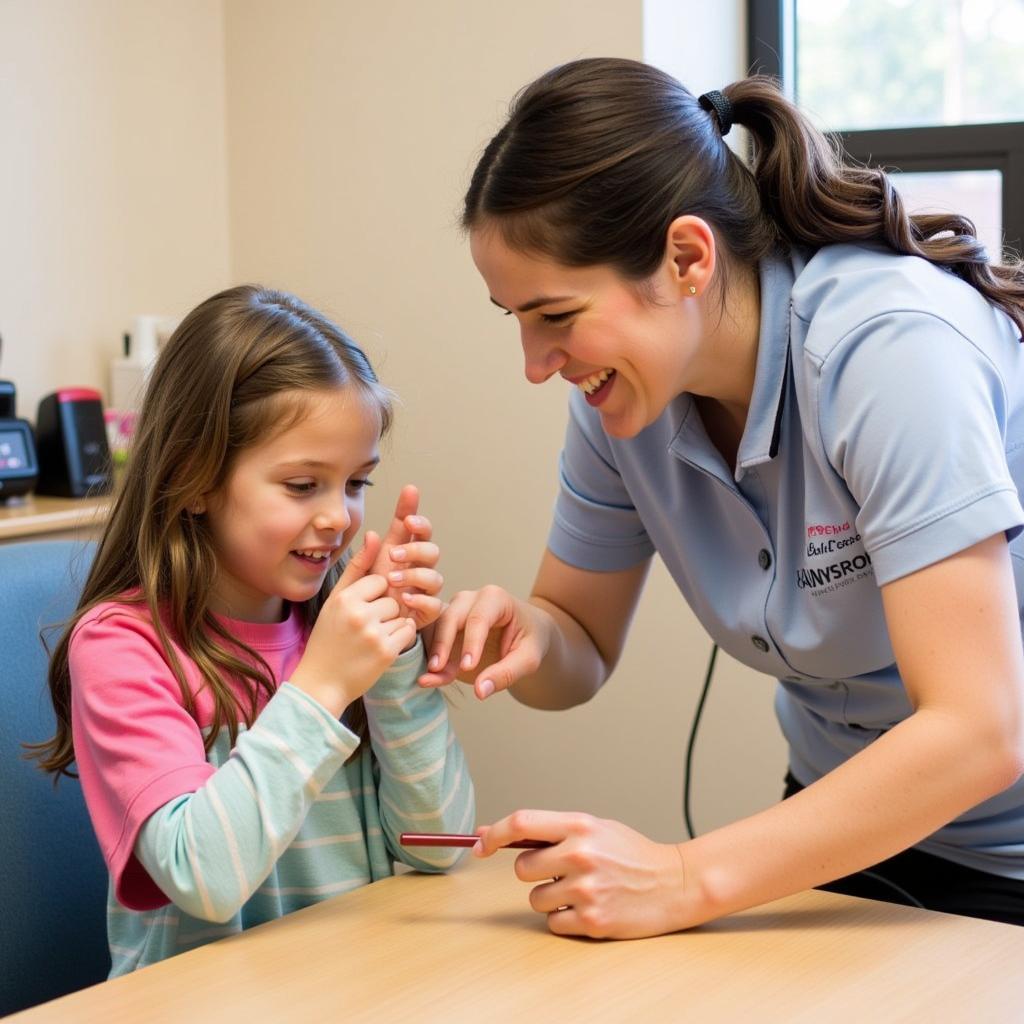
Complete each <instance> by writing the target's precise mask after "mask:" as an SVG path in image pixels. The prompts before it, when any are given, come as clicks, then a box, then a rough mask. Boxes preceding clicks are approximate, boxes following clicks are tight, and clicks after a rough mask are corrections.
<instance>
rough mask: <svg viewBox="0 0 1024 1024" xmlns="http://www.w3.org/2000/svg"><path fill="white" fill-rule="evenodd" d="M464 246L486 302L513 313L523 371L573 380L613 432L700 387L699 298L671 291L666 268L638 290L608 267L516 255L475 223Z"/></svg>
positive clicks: (630, 428)
mask: <svg viewBox="0 0 1024 1024" xmlns="http://www.w3.org/2000/svg"><path fill="white" fill-rule="evenodd" d="M470 248H471V251H472V254H473V261H474V262H475V263H476V267H477V269H478V270H479V271H480V274H481V276H482V277H483V279H484V281H485V282H486V283H487V287H488V289H489V290H490V296H491V301H492V302H493V303H494V304H495V305H497V306H499V307H501V308H502V309H504V310H505V311H506V315H512V316H515V317H516V319H517V320H518V321H519V330H520V337H521V339H522V344H523V355H524V357H525V368H526V378H527V380H529V381H530V382H531V383H532V384H541V383H543V382H544V381H546V380H548V378H550V377H552V376H553V375H554V374H556V373H557V374H558V375H559V376H561V377H563V378H564V379H565V380H567V381H568V382H569V383H570V384H572V385H574V386H575V387H578V388H580V390H581V391H583V393H584V395H585V397H586V401H587V402H588V403H589V404H590V405H591V406H593V407H594V408H595V409H597V411H598V413H599V414H600V416H601V421H602V424H603V426H604V429H605V431H606V433H608V434H609V435H611V436H612V437H619V438H627V437H634V436H635V435H636V434H638V433H639V432H640V431H641V430H643V429H644V428H645V427H646V426H648V425H650V424H651V423H653V422H654V421H655V420H656V419H657V418H658V416H660V415H661V413H662V412H663V411H664V409H665V407H666V406H667V405H668V403H669V402H670V401H672V399H673V398H675V397H676V396H677V395H679V394H681V393H682V392H683V391H687V390H694V388H695V387H698V388H699V383H700V377H701V375H702V371H701V368H700V361H699V359H698V358H697V356H698V350H699V344H700V339H701V336H702V325H701V318H700V314H699V312H698V309H697V306H698V304H697V303H696V302H694V301H692V300H691V301H687V300H686V299H685V298H680V296H679V288H678V284H677V283H676V282H674V280H673V274H672V272H671V270H670V267H668V266H667V267H665V268H663V269H662V270H659V271H658V272H656V273H655V275H654V277H652V278H651V279H650V282H649V285H650V293H649V294H643V295H642V294H640V291H639V289H638V288H637V287H636V286H635V285H634V284H632V283H630V282H627V281H626V280H625V279H624V278H623V277H622V276H621V275H620V274H618V273H617V272H616V271H614V270H612V269H611V268H610V267H608V266H594V267H566V266H562V265H561V264H558V263H555V262H553V261H551V260H548V259H546V258H544V257H540V256H534V255H528V254H524V253H522V252H518V251H516V250H514V249H510V248H509V247H508V246H507V245H506V244H505V243H504V241H503V240H502V238H501V235H500V232H498V231H495V230H489V229H487V228H481V229H478V230H474V231H473V232H472V234H471V238H470ZM670 266H671V265H670Z"/></svg>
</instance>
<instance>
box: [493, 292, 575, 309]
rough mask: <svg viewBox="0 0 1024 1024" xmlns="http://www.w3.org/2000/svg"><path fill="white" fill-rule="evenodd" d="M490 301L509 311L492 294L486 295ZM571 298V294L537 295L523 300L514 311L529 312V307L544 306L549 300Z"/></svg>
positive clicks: (563, 300)
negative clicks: (528, 299)
mask: <svg viewBox="0 0 1024 1024" xmlns="http://www.w3.org/2000/svg"><path fill="white" fill-rule="evenodd" d="M488 298H490V300H491V302H493V303H494V304H495V305H496V306H497V307H498V309H504V310H505V312H506V313H508V312H509V310H508V309H505V307H504V306H503V305H502V304H501V303H500V302H499V301H498V300H497V299H496V298H495V297H494V296H493V295H490V296H488ZM571 298H573V296H572V295H539V296H538V297H537V298H535V299H530V301H529V302H524V303H523V305H521V306H520V307H519V308H518V309H517V310H516V312H517V313H529V312H530V310H531V309H536V308H537V307H538V306H546V305H547V304H548V303H549V302H565V301H567V300H568V299H571Z"/></svg>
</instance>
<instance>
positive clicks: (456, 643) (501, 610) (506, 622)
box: [419, 586, 554, 700]
mask: <svg viewBox="0 0 1024 1024" xmlns="http://www.w3.org/2000/svg"><path fill="white" fill-rule="evenodd" d="M553 629H554V625H553V623H552V622H551V618H550V616H549V615H547V614H546V613H545V612H544V611H542V610H541V609H540V608H536V607H534V606H533V605H531V604H527V603H526V602H525V601H520V600H518V599H517V598H514V597H513V596H512V595H511V594H510V593H509V592H508V591H507V590H503V589H502V588H501V587H495V586H488V587H484V588H483V589H481V590H463V591H460V592H459V593H458V594H456V595H455V597H454V598H452V601H451V604H449V605H448V607H447V608H445V609H444V612H443V613H442V615H441V617H440V618H439V619H438V621H437V624H436V625H435V627H434V635H433V637H432V639H431V645H430V656H429V661H428V667H429V671H428V672H426V673H424V674H423V675H422V676H420V678H419V683H420V685H421V686H443V685H445V684H446V683H450V682H451V681H452V680H453V679H456V678H458V679H461V680H462V681H463V682H466V683H472V684H473V689H474V691H475V692H476V695H477V697H479V698H480V700H484V699H485V698H487V697H489V696H490V695H491V694H492V693H496V692H498V691H500V690H507V689H508V688H509V687H510V686H511V685H512V684H513V683H514V682H516V681H517V680H518V679H522V678H523V677H524V676H529V675H532V674H533V673H534V672H536V671H537V669H538V668H539V667H540V664H541V662H542V661H543V660H544V656H545V655H546V654H547V652H548V648H549V647H550V645H551V633H552V630H553Z"/></svg>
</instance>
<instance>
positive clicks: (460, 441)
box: [0, 0, 784, 838]
mask: <svg viewBox="0 0 1024 1024" xmlns="http://www.w3.org/2000/svg"><path fill="white" fill-rule="evenodd" d="M741 9H742V0H730V3H729V4H723V5H721V7H720V8H718V10H719V16H718V17H717V18H716V20H715V21H714V22H713V23H709V21H708V18H707V15H706V13H704V14H701V13H700V11H701V7H699V6H698V5H697V4H690V3H681V2H679V0H660V2H659V3H657V4H654V3H651V2H650V0H649V3H648V5H647V8H646V12H645V10H644V7H643V5H642V3H641V0H603V2H597V3H595V2H594V0H520V2H517V3H516V4H514V5H508V4H498V3H490V2H480V0H476V2H473V0H433V2H431V3H420V2H418V0H379V2H377V3H374V4H369V3H364V2H360V0H289V2H284V0H166V2H164V0H146V2H145V3H136V2H134V0H39V2H33V0H0V124H3V125H4V130H5V132H6V133H7V136H8V138H7V142H6V144H5V149H4V151H5V156H4V159H3V160H0V224H2V225H3V240H2V247H0V332H2V333H3V334H4V337H5V345H4V353H3V358H2V362H0V377H10V378H13V379H14V380H15V381H16V383H17V384H18V387H19V392H20V403H19V407H20V411H21V412H22V414H23V415H27V416H29V418H32V416H33V415H34V409H35V403H36V401H37V400H38V398H39V396H40V395H41V394H43V393H45V392H46V391H48V390H51V389H52V388H53V387H55V386H57V385H58V384H71V383H76V384H91V385H94V386H98V387H104V386H105V384H106V374H107V364H108V362H109V358H110V356H112V355H113V354H115V352H116V351H117V347H118V344H119V338H120V335H121V332H122V331H123V330H124V329H125V327H127V326H128V324H129V323H130V320H131V317H132V315H133V314H135V313H138V312H161V313H164V312H166V313H172V314H178V315H180V314H182V313H184V312H185V311H186V310H187V309H188V308H190V306H191V305H193V304H194V303H195V302H196V301H198V300H199V299H200V298H202V297H204V296H205V295H207V294H210V293H212V292H213V291H214V290H216V289H218V288H220V287H222V286H223V285H224V284H226V283H228V282H234V281H241V280H255V279H259V280H262V281H265V282H267V283H271V284H275V285H279V286H282V287H285V288H290V289H292V290H294V291H296V292H298V293H299V294H300V295H302V296H303V297H305V298H307V299H308V300H310V301H312V302H313V303H315V304H317V305H320V306H323V307H324V308H326V309H327V310H328V311H329V312H331V313H332V314H334V315H335V316H336V317H337V319H338V320H339V321H340V322H341V323H342V324H343V325H344V326H345V327H347V328H348V329H349V330H350V331H351V332H352V333H353V334H354V335H355V337H356V338H358V339H359V340H360V341H361V342H362V343H363V344H364V345H365V346H366V347H367V349H368V350H369V352H370V354H371V356H372V357H373V359H374V361H375V363H376V364H377V367H378V369H379V371H380V373H381V375H382V377H383V378H384V379H385V380H386V381H387V383H389V384H390V385H391V386H393V387H394V388H395V389H396V390H397V391H398V392H399V393H400V394H401V396H402V399H403V402H404V405H403V407H402V409H401V410H400V415H399V419H398V424H397V428H396V431H395V434H394V438H393V441H392V443H391V445H390V452H388V453H387V455H386V459H387V461H386V463H385V465H384V466H383V467H382V472H381V473H380V474H379V477H378V486H377V488H376V489H375V491H374V492H373V496H372V502H371V514H372V518H371V522H374V521H375V522H377V523H382V522H383V521H384V519H385V517H386V516H387V514H388V512H389V503H390V502H391V501H392V500H393V498H394V495H395V493H396V491H397V489H398V487H399V486H400V484H401V483H403V482H405V481H406V480H412V481H415V482H416V483H418V484H419V485H420V486H421V488H422V490H423V494H424V510H425V511H427V512H428V513H429V514H430V515H431V516H432V517H433V519H434V520H435V523H436V525H437V535H438V539H439V540H440V542H441V543H442V544H443V546H444V569H445V572H446V575H447V577H448V580H449V583H450V585H451V587H452V588H459V587H469V586H476V585H479V584H481V583H483V582H490V581H494V582H501V583H504V584H506V585H507V586H508V587H509V588H510V589H512V590H514V591H516V592H518V593H521V594H525V593H526V592H527V590H528V588H529V585H530V582H531V579H532V576H533V572H534V570H535V567H536V564H537V562H538V560H539V557H540V552H541V550H542V548H543V544H544V538H545V535H546V532H547V524H548V518H549V514H550V508H551V503H552V500H553V497H554V493H555V462H556V457H557V450H558V447H559V441H560V437H561V434H562V431H563V427H564V421H565V414H564V403H565V399H566V393H565V390H564V388H563V387H562V386H561V385H560V383H558V382H553V383H551V384H549V385H548V386H545V387H543V388H535V387H531V386H529V385H527V383H526V382H525V380H524V379H523V377H522V370H521V354H520V351H519V345H518V338H517V335H516V331H515V329H514V325H513V324H511V323H510V322H509V321H507V320H505V319H503V318H502V317H501V316H500V314H499V313H498V312H497V311H496V310H495V309H494V308H493V307H492V306H491V305H490V304H489V303H488V302H487V300H486V293H485V290H484V287H483V284H482V283H481V282H480V281H479V279H478V278H477V276H476V273H475V271H474V269H473V267H472V264H471V262H470V259H469V254H468V251H467V247H466V245H465V243H464V241H463V240H462V239H461V238H460V235H459V232H458V230H457V229H456V226H455V224H456V221H457V217H458V209H459V202H460V198H461V194H462V191H463V189H464V187H465V184H466V181H467V178H468V174H469V172H470V170H471V168H472V165H473V162H474V159H475V156H476V155H477V154H478V152H479V150H480V148H481V147H482V145H483V144H484V143H485V141H486V140H487V138H488V137H489V136H490V134H491V133H492V132H493V131H494V130H495V129H496V128H497V127H498V125H499V124H500V122H501V119H502V114H503V111H504V110H505V107H506V104H507V102H508V100H509V98H510V97H511V95H512V94H513V92H514V91H515V90H516V89H517V88H518V87H520V86H521V85H524V84H525V83H526V82H527V81H528V80H529V79H530V78H531V77H533V76H534V75H535V74H537V73H538V72H540V71H542V70H544V69H545V68H547V67H549V66H550V65H552V64H555V63H558V62H561V61H564V60H568V59H572V58H574V57H578V56H584V55H597V54H616V55H622V56H628V57H641V56H642V55H644V53H645V52H647V54H648V56H649V59H651V60H653V61H656V62H658V63H661V64H663V66H666V67H668V69H669V70H671V71H673V72H674V73H676V74H678V75H680V77H683V78H684V80H687V79H688V80H689V82H690V84H692V85H693V86H694V87H695V88H698V89H706V88H711V87H714V86H717V85H722V84H724V83H725V82H727V81H730V80H732V78H734V77H737V75H738V74H739V69H740V57H739V53H740V51H739V39H740V36H741V25H740V22H741V19H740V17H739V12H740V11H741ZM687 11H688V12H690V13H692V15H693V17H689V16H687V15H686V13H685V12H687ZM705 11H706V9H705ZM645 28H646V31H647V38H648V49H647V51H645V49H644V43H643V38H642V36H643V32H644V29H645ZM655 42H656V43H657V44H658V45H657V46H654V45H653V44H654V43H655ZM691 71H692V72H693V74H690V72H691ZM707 651H708V642H707V640H706V638H705V637H704V635H703V633H702V631H701V630H700V629H699V627H698V626H697V624H696V622H695V621H694V619H693V617H692V615H691V614H690V613H689V611H688V610H687V608H686V607H685V605H684V603H683V602H682V600H681V598H680V597H679V595H678V594H677V592H676V591H675V589H674V587H673V586H672V585H671V582H670V581H669V580H668V579H667V578H666V576H665V573H664V571H663V570H662V569H661V568H660V566H656V567H655V570H654V573H653V575H652V579H651V583H650V585H649V586H648V589H647V593H646V595H645V598H644V601H643V603H642V606H641V609H640V611H639V613H638V616H637V621H636V623H635V626H634V629H633V632H632V636H631V640H630V645H629V648H628V651H627V654H626V656H625V657H624V659H623V662H622V664H621V666H620V668H619V670H618V671H617V673H616V675H615V678H614V679H613V680H612V681H611V682H610V683H609V685H608V686H607V687H606V688H605V690H604V691H603V692H602V693H601V694H600V695H599V696H598V697H597V699H596V700H594V701H593V702H591V704H590V705H588V706H586V707H583V708H579V709H576V710H573V711H570V712H562V713H542V712H536V711H531V710H529V709H526V708H523V707H521V706H520V705H518V704H516V703H515V702H514V701H513V700H512V699H511V698H509V697H507V696H502V697H499V698H496V699H493V700H491V701H488V702H486V703H485V704H483V705H480V704H478V703H477V702H476V701H475V700H474V699H473V698H472V696H471V695H468V693H467V692H463V693H462V694H460V695H457V696H456V697H455V698H454V701H455V711H454V714H455V718H456V722H457V727H458V729H459V732H460V735H461V737H462V739H463V742H464V744H465V746H466V748H467V750H468V753H469V756H470V759H471V763H472V767H473V770H474V775H475V777H476V779H477V784H478V790H479V794H480V810H481V819H482V820H485V821H486V820H489V819H491V818H493V817H494V816H496V815H498V814H501V813H504V812H505V811H507V810H510V809H512V808H513V807H515V806H520V805H526V804H532V805H536V806H546V807H566V808H568V807H573V808H581V809H586V810H590V811H593V812H595V813H599V814H602V815H609V816H615V817H619V818H622V819H623V820H626V821H628V822H630V823H632V824H634V825H635V826H637V827H639V828H641V829H644V830H646V831H648V832H649V833H651V834H652V835H655V836H658V837H665V838H668V837H671V836H675V835H679V834H680V824H679V817H680V816H679V793H680V779H681V773H682V761H683V753H684V748H685V738H686V730H687V727H688V725H689V721H690V716H691V714H692V711H693V708H694V704H695V701H696V697H697V693H698V689H699V683H700V679H701V677H702V675H703V667H704V663H705V660H706V656H707ZM719 664H720V668H719V672H718V677H717V679H716V686H715V689H714V691H713V693H712V697H711V700H710V702H709V705H708V708H707V710H706V713H705V714H706V718H705V723H704V726H703V727H702V731H701V736H700V741H699V745H698V752H697V764H696V767H697V771H696V784H697V785H696V789H695V796H694V809H695V816H696V819H697V825H698V827H699V828H702V829H704V828H707V827H710V826H711V825H713V824H716V823H718V822H721V821H724V820H728V819H730V818H732V817H735V816H737V815H739V814H741V813H744V812H746V811H748V810H752V809H754V808H756V807H758V806H762V805H763V804H765V803H767V802H769V801H770V800H772V799H774V797H775V796H776V795H777V793H778V790H779V777H780V775H781V772H782V765H783V762H784V756H783V753H782V746H781V741H780V740H779V738H778V735H777V733H776V731H775V728H774V724H773V722H772V721H771V715H770V698H771V683H770V681H769V680H765V679H761V678H758V677H756V676H754V675H753V674H752V673H749V672H747V671H746V670H743V669H741V668H740V667H739V666H737V665H735V664H732V663H730V662H729V661H728V660H727V659H724V661H723V660H720V663H719Z"/></svg>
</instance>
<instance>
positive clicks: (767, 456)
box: [736, 256, 801, 481]
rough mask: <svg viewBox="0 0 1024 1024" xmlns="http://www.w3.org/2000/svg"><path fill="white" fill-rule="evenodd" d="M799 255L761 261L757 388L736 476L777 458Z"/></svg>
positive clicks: (742, 440)
mask: <svg viewBox="0 0 1024 1024" xmlns="http://www.w3.org/2000/svg"><path fill="white" fill-rule="evenodd" d="M799 262H801V261H800V258H799V257H797V256H794V257H793V258H787V257H784V256H783V257H779V256H773V257H769V258H767V259H765V260H763V261H762V263H761V267H760V278H761V323H760V328H759V332H758V341H757V362H756V364H755V368H754V388H753V391H752V392H751V395H750V408H749V410H748V411H747V424H746V427H745V428H744V430H743V437H742V438H740V447H739V451H738V452H737V457H736V480H737V481H739V480H741V479H742V477H743V474H744V472H746V470H748V469H750V468H752V467H753V466H759V465H761V464H762V463H764V462H768V461H769V460H771V459H773V458H775V456H776V455H777V454H778V450H779V430H780V427H781V424H782V410H783V406H784V403H785V400H786V377H787V371H788V367H789V310H790V294H791V292H792V290H793V282H794V281H795V280H796V275H797V273H799V266H798V264H799Z"/></svg>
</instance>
